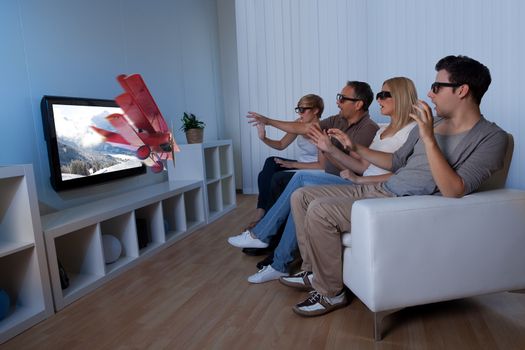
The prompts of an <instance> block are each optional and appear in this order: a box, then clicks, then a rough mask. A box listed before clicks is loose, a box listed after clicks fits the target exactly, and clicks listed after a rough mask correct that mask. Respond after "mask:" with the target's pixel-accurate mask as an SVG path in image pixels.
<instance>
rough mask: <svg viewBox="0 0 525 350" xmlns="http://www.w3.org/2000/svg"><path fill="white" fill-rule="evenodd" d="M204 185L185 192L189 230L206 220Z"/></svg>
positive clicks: (185, 207)
mask: <svg viewBox="0 0 525 350" xmlns="http://www.w3.org/2000/svg"><path fill="white" fill-rule="evenodd" d="M203 208H204V203H203V194H202V187H199V188H195V189H193V190H190V191H187V192H185V193H184V209H185V213H186V227H187V229H188V230H191V229H192V228H196V227H197V226H199V225H201V224H203V223H204V222H205V220H206V218H205V214H204V209H203Z"/></svg>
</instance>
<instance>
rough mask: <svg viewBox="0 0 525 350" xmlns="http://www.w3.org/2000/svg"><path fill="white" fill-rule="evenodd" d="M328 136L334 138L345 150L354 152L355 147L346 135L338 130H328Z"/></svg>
mask: <svg viewBox="0 0 525 350" xmlns="http://www.w3.org/2000/svg"><path fill="white" fill-rule="evenodd" d="M328 136H330V137H334V138H335V139H336V140H337V141H339V142H340V143H341V145H343V147H344V148H345V149H349V150H351V151H354V152H355V145H354V143H353V142H352V140H350V137H348V135H347V134H345V133H344V132H343V131H341V130H339V129H328Z"/></svg>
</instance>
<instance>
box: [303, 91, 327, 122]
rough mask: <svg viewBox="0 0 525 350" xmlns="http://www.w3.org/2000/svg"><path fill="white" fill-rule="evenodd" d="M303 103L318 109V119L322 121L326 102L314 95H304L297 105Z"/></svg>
mask: <svg viewBox="0 0 525 350" xmlns="http://www.w3.org/2000/svg"><path fill="white" fill-rule="evenodd" d="M301 102H304V103H306V104H308V107H312V108H316V109H317V110H318V112H317V115H316V117H317V118H319V119H321V115H322V114H323V111H324V101H323V99H322V98H321V97H320V96H317V95H314V94H308V95H304V96H303V97H301V98H300V99H299V102H297V105H299V104H301Z"/></svg>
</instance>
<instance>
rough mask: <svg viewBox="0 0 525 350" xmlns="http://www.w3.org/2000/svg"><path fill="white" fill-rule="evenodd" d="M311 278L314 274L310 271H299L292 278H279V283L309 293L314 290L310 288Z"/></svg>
mask: <svg viewBox="0 0 525 350" xmlns="http://www.w3.org/2000/svg"><path fill="white" fill-rule="evenodd" d="M313 277H314V274H313V273H312V272H311V271H301V272H298V273H296V274H295V275H292V276H287V277H281V278H280V279H279V282H281V283H282V284H284V285H285V286H288V287H292V288H295V289H300V290H305V291H311V290H313V289H314V287H312V278H313Z"/></svg>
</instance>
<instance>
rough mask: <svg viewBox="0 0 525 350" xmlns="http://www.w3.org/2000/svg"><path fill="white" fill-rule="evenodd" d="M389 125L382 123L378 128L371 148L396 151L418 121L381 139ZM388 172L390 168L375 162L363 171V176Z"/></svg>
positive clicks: (390, 151)
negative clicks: (383, 167)
mask: <svg viewBox="0 0 525 350" xmlns="http://www.w3.org/2000/svg"><path fill="white" fill-rule="evenodd" d="M387 126H388V125H382V126H381V127H380V128H379V130H377V133H376V136H375V137H374V140H373V141H372V144H371V145H370V149H373V150H375V151H382V152H389V153H394V152H395V151H397V150H398V149H399V148H400V147H401V146H402V145H403V144H404V143H405V141H406V140H407V138H408V134H410V131H412V129H413V128H414V126H416V122H412V123H409V124H407V125H405V126H404V127H403V128H402V129H401V130H399V131H398V132H396V133H395V134H394V135H392V136H389V137H385V138H384V139H381V133H382V132H383V131H385V129H386V127H387ZM387 173H389V171H388V170H385V169H382V168H379V167H377V166H375V165H374V164H370V165H369V166H368V168H366V170H365V172H364V173H363V176H374V175H383V174H387Z"/></svg>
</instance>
